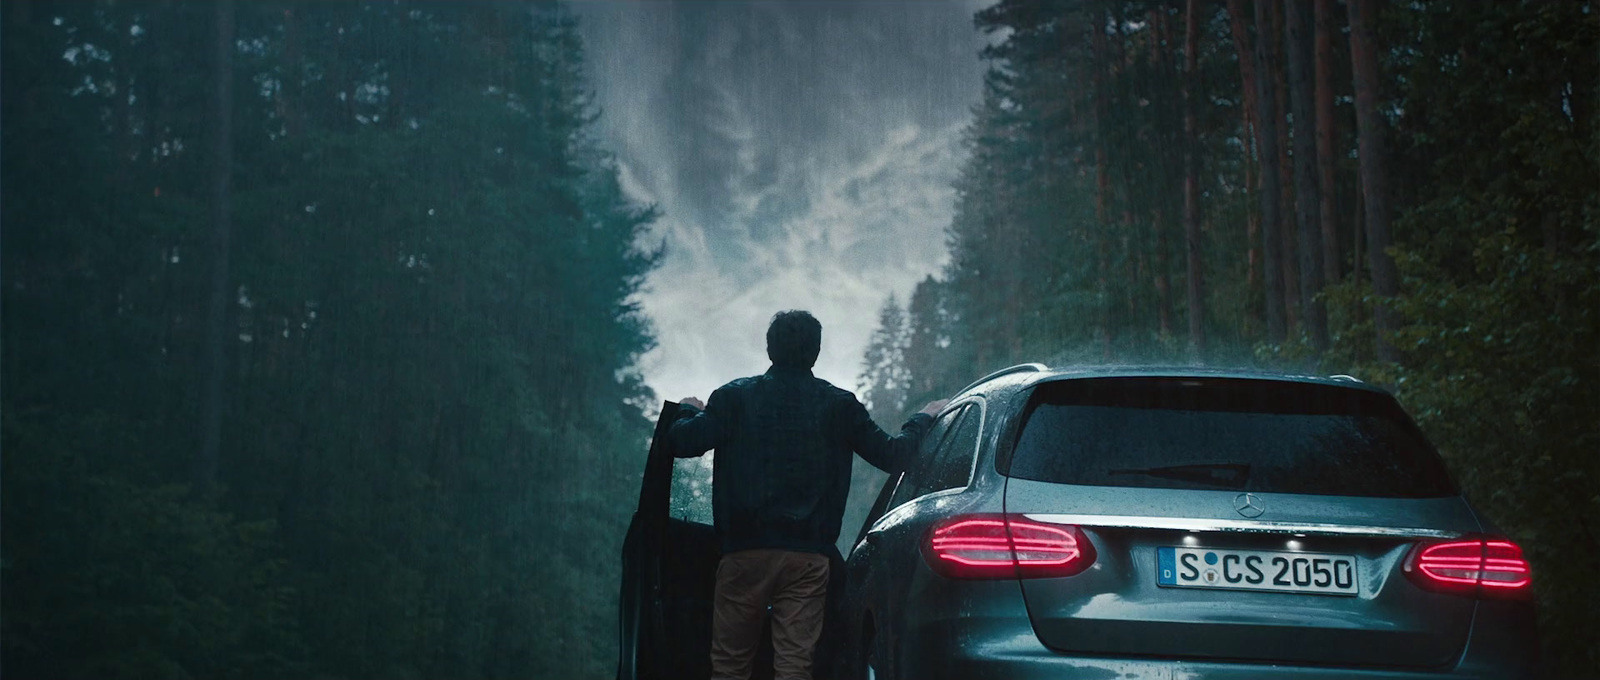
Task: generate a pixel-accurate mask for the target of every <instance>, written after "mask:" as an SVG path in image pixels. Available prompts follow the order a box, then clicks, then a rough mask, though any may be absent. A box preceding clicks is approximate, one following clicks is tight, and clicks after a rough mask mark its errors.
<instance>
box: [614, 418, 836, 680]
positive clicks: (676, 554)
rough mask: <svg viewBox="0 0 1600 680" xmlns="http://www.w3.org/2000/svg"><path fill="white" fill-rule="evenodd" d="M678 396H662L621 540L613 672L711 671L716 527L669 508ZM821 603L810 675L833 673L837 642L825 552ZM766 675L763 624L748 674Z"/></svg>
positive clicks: (762, 679)
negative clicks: (671, 436)
mask: <svg viewBox="0 0 1600 680" xmlns="http://www.w3.org/2000/svg"><path fill="white" fill-rule="evenodd" d="M677 418H678V404H677V403H675V402H670V401H668V402H663V403H662V405H661V417H660V418H659V419H658V420H657V421H656V427H655V434H654V436H653V437H652V439H651V441H650V455H649V458H648V459H646V461H645V467H644V480H643V483H642V484H641V485H640V488H639V506H638V509H636V510H635V511H634V513H633V521H632V522H631V523H629V525H628V535H627V538H626V539H624V541H623V544H622V588H621V597H620V598H619V600H618V607H619V611H618V623H619V624H620V625H619V633H620V639H619V641H618V642H619V649H618V651H619V659H618V662H617V679H618V680H707V679H709V678H710V677H711V602H712V594H713V592H714V591H715V588H716V578H717V562H718V561H719V560H720V559H721V558H722V554H721V552H720V551H719V550H718V547H717V536H716V531H715V529H713V527H712V526H711V525H710V524H708V523H703V522H697V521H694V520H692V519H690V518H688V517H683V518H677V517H673V516H672V507H673V498H672V494H673V491H674V489H675V488H682V485H678V486H676V487H675V485H674V484H673V474H674V471H675V469H677V468H679V467H680V466H676V465H674V460H673V457H672V451H671V449H670V447H668V445H667V431H668V429H669V428H671V426H672V423H673V421H675V420H677ZM829 560H830V562H831V567H830V572H829V573H830V579H829V583H828V605H827V616H826V621H825V623H824V625H823V633H822V640H821V641H819V642H818V644H817V650H816V654H815V656H814V661H813V664H812V666H813V671H812V674H813V677H814V678H817V679H818V680H823V679H826V678H833V677H837V676H838V673H836V669H835V659H838V658H840V657H841V655H840V654H837V653H835V650H837V649H841V647H840V644H841V643H842V642H843V641H842V640H840V639H838V638H839V635H838V633H839V632H840V631H842V629H843V626H842V625H840V624H839V623H837V622H839V621H842V618H843V617H842V613H841V605H842V601H843V595H844V590H845V589H844V562H843V559H842V558H841V557H840V556H839V554H838V551H836V550H835V551H833V553H832V554H831V555H830V556H829ZM771 678H772V635H771V630H770V624H769V625H768V626H767V631H766V632H764V633H763V634H762V636H761V646H760V648H759V649H758V651H757V652H756V659H755V667H754V671H753V673H752V674H751V680H771Z"/></svg>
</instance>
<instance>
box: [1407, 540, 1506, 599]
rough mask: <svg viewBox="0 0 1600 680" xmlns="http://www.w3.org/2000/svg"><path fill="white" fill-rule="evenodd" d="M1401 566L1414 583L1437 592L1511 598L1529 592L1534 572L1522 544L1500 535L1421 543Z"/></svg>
mask: <svg viewBox="0 0 1600 680" xmlns="http://www.w3.org/2000/svg"><path fill="white" fill-rule="evenodd" d="M1404 569H1405V572H1406V575H1407V576H1410V577H1411V580H1412V581H1414V582H1416V584H1417V585H1420V586H1422V587H1424V588H1427V589H1429V590H1435V591H1439V592H1446V593H1454V594H1457V595H1470V596H1475V597H1496V598H1512V599H1521V598H1526V597H1529V596H1530V595H1531V594H1532V589H1531V588H1530V586H1531V585H1532V583H1533V572H1532V570H1531V569H1530V568H1529V567H1528V561H1527V560H1525V559H1523V557H1522V548H1520V547H1518V546H1517V544H1515V543H1512V542H1511V541H1508V540H1505V539H1503V538H1466V539H1456V540H1449V541H1438V542H1433V543H1423V544H1421V545H1418V546H1417V547H1416V548H1415V549H1413V550H1412V551H1411V555H1410V557H1408V558H1407V559H1406V563H1405V567H1404Z"/></svg>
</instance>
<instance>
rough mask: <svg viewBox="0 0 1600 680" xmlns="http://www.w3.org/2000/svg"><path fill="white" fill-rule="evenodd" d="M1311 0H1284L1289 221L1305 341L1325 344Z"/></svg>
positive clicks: (1323, 345) (1326, 337) (1326, 330)
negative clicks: (1290, 145)
mask: <svg viewBox="0 0 1600 680" xmlns="http://www.w3.org/2000/svg"><path fill="white" fill-rule="evenodd" d="M1311 2H1312V0H1290V2H1289V3H1288V5H1287V6H1286V7H1285V8H1284V10H1285V13H1286V15H1287V16H1286V17H1285V18H1286V20H1285V22H1284V26H1285V28H1286V29H1287V30H1286V34H1285V50H1284V51H1285V52H1286V53H1287V56H1288V61H1289V101H1290V108H1291V109H1292V110H1293V113H1294V182H1295V192H1294V193H1295V224H1296V226H1297V227H1298V229H1299V235H1300V248H1299V265H1300V313H1301V315H1302V316H1301V318H1302V319H1304V322H1305V331H1306V334H1307V335H1309V336H1311V345H1312V346H1313V347H1316V348H1317V349H1318V350H1323V349H1327V347H1328V319H1327V314H1326V312H1325V311H1324V309H1323V304H1322V301H1321V300H1320V299H1318V297H1317V296H1318V294H1319V293H1321V292H1322V284H1323V280H1324V277H1323V273H1322V264H1323V262H1322V254H1323V253H1322V227H1321V217H1322V205H1321V204H1322V200H1321V199H1322V197H1321V196H1320V195H1319V194H1320V192H1321V182H1320V181H1319V180H1318V178H1317V140H1316V133H1315V130H1316V124H1315V120H1316V101H1315V100H1316V97H1315V93H1314V92H1313V84H1312V82H1311V80H1312V71H1313V69H1314V67H1313V61H1314V60H1313V58H1312V44H1311V43H1312V35H1311V28H1312V20H1311V16H1312V14H1311Z"/></svg>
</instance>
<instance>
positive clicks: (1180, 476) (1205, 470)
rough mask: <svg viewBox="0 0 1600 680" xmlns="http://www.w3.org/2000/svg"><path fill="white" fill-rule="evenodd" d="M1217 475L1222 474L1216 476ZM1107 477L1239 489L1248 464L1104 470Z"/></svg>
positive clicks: (1248, 477) (1247, 478)
mask: <svg viewBox="0 0 1600 680" xmlns="http://www.w3.org/2000/svg"><path fill="white" fill-rule="evenodd" d="M1217 473H1223V474H1221V475H1218V474H1217ZM1106 474H1108V475H1145V476H1147V477H1162V478H1165V479H1176V480H1180V481H1185V482H1197V483H1200V484H1214V485H1217V486H1228V487H1240V486H1244V483H1245V482H1246V481H1249V479H1250V464H1249V463H1192V464H1189V465H1163V466H1161V467H1151V468H1125V469H1120V470H1106Z"/></svg>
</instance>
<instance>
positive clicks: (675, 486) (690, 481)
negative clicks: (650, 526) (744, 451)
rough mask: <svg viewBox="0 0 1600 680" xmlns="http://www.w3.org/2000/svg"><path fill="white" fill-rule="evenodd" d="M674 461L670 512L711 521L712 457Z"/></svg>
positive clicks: (683, 517)
mask: <svg viewBox="0 0 1600 680" xmlns="http://www.w3.org/2000/svg"><path fill="white" fill-rule="evenodd" d="M713 455H716V454H715V452H713V453H708V454H706V455H704V456H700V457H697V458H678V459H675V460H673V461H672V496H671V501H670V503H669V506H668V507H669V508H670V510H669V511H668V515H669V516H670V517H672V518H673V519H681V520H684V521H686V522H694V523H696V524H711V457H712V456H713Z"/></svg>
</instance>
